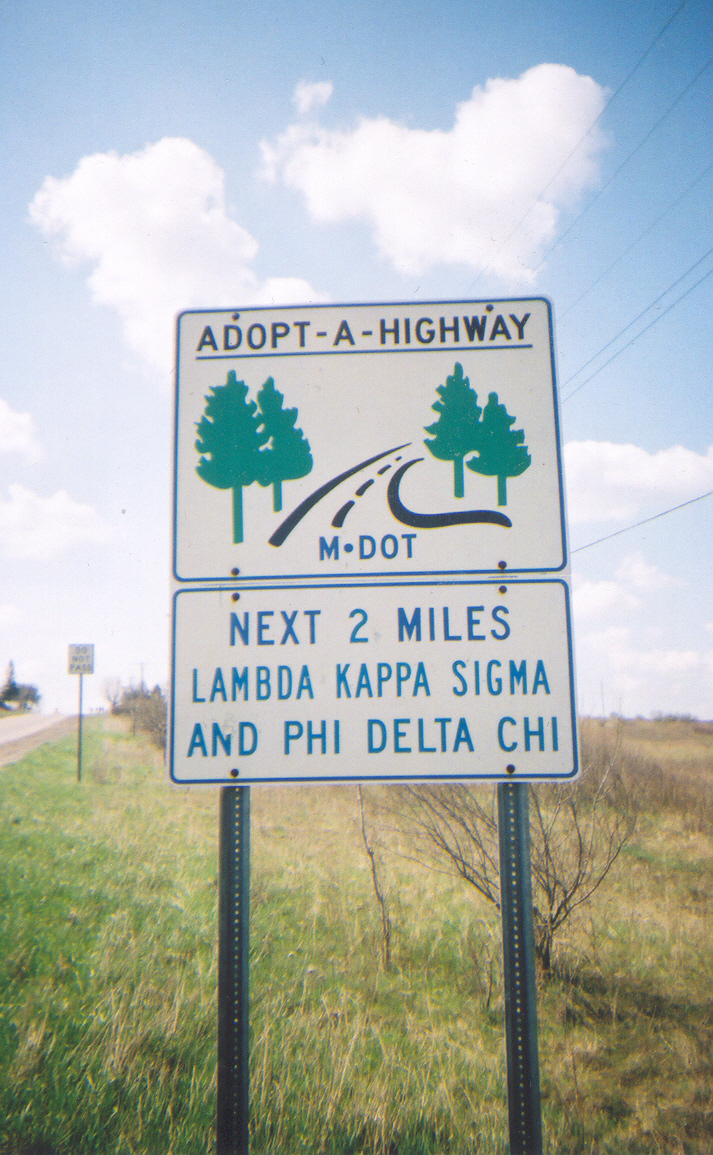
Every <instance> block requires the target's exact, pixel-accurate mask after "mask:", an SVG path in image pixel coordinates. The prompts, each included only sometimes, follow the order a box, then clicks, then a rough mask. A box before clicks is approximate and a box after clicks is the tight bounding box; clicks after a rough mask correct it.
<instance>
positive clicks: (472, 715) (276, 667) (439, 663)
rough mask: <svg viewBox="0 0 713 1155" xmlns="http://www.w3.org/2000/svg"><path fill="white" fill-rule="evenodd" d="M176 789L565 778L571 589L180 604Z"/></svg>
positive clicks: (434, 587)
mask: <svg viewBox="0 0 713 1155" xmlns="http://www.w3.org/2000/svg"><path fill="white" fill-rule="evenodd" d="M169 761H170V772H171V777H172V778H173V780H174V781H176V782H181V783H186V784H189V783H209V782H212V783H222V784H226V783H230V782H236V781H237V782H244V783H257V782H278V781H281V782H285V781H295V782H297V781H319V780H325V781H327V780H332V781H337V780H348V779H352V780H354V779H360V780H364V779H390V780H399V779H400V780H408V779H411V780H413V779H426V778H433V779H439V778H458V779H474V778H497V779H503V780H513V779H514V780H518V779H528V780H533V779H542V778H570V777H574V776H575V775H576V773H577V770H578V765H577V741H576V716H575V702H574V688H573V676H572V647H571V627H570V611H569V591H568V588H567V584H566V583H565V582H564V581H561V580H555V579H552V580H541V581H510V580H507V579H505V580H503V581H501V582H498V581H495V582H493V581H474V582H450V581H444V582H436V583H429V584H421V585H419V584H408V585H368V586H367V585H359V586H347V587H344V586H341V587H339V588H334V587H332V586H315V585H312V586H309V587H302V588H295V587H294V586H293V587H288V588H283V587H277V586H275V587H267V588H265V587H263V588H260V589H256V588H247V589H245V588H236V587H231V588H222V589H216V588H215V587H214V588H212V589H195V588H194V589H183V590H179V591H178V592H177V593H176V594H175V595H174V620H173V672H172V685H171V719H170V728H169Z"/></svg>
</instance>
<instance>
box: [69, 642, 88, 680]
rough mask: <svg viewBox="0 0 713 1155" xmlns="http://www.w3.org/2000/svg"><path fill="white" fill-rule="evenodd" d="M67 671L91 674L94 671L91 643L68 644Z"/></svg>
mask: <svg viewBox="0 0 713 1155" xmlns="http://www.w3.org/2000/svg"><path fill="white" fill-rule="evenodd" d="M67 672H68V673H70V674H93V673H94V646H93V644H91V645H70V647H69V653H68V671H67Z"/></svg>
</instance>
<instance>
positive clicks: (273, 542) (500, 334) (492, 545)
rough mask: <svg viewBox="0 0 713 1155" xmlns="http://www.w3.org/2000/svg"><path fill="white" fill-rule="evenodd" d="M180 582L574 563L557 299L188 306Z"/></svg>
mask: <svg viewBox="0 0 713 1155" xmlns="http://www.w3.org/2000/svg"><path fill="white" fill-rule="evenodd" d="M175 462H176V474H175V490H174V513H175V516H174V578H175V579H176V580H177V581H178V582H205V581H224V580H230V579H231V577H235V576H236V575H237V574H238V573H239V576H240V580H241V581H243V582H244V581H264V580H273V579H282V578H289V579H293V578H298V577H299V578H306V579H316V580H319V581H323V580H325V579H326V578H331V577H357V576H358V577H372V578H373V577H385V578H401V579H404V578H410V577H423V576H425V575H434V574H450V575H454V576H455V575H461V576H466V575H470V576H473V575H478V574H486V573H497V572H499V571H502V570H504V569H506V570H507V571H510V572H517V573H520V574H528V573H529V574H543V573H548V572H549V573H561V572H563V571H564V570H565V569H566V566H567V555H566V540H565V519H564V500H563V483H562V469H561V461H560V447H559V431H558V413H557V401H556V393H555V380H554V356H553V338H552V317H551V310H550V305H549V302H548V301H547V300H544V299H541V298H536V299H532V300H508V301H497V300H490V301H466V302H445V303H444V302H429V303H413V302H412V303H409V304H385V305H319V306H292V307H288V308H269V309H240V310H234V311H227V310H223V311H209V312H187V313H184V314H182V315H181V317H180V318H179V323H178V364H177V389H176V425H175Z"/></svg>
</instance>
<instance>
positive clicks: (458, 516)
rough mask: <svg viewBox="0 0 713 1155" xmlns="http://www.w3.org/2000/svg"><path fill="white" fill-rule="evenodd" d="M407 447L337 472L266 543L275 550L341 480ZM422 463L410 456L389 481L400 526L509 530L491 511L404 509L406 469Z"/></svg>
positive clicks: (343, 511)
mask: <svg viewBox="0 0 713 1155" xmlns="http://www.w3.org/2000/svg"><path fill="white" fill-rule="evenodd" d="M410 444H411V443H410V442H408V441H407V442H406V443H405V444H404V445H394V446H393V447H392V448H391V449H386V450H384V452H383V453H377V454H375V456H374V457H370V458H368V460H366V461H360V462H359V464H358V465H353V466H352V467H351V469H346V470H345V471H344V473H340V474H339V475H338V476H337V477H333V478H332V480H331V481H327V482H325V484H324V485H321V486H320V487H319V489H315V491H314V493H311V494H310V495H309V497H306V498H305V500H304V501H302V502H300V504H299V505H298V506H297V507H296V508H295V509H293V510H292V513H290V514H289V515H288V517H286V518H285V520H284V521H283V522H282V523H281V524H280V525H279V526H278V527H277V529H276V530H275V532H274V533H273V534H272V537H270V538H269V539H268V541H269V544H270V545H273V546H275V547H276V548H277V547H279V546H281V545H282V544H283V542H284V541H286V539H287V538H288V537H289V535H290V534H291V533H292V530H293V529H294V528H295V527H296V526H297V525H298V524H299V523H300V521H302V518H303V517H305V516H306V514H308V513H309V511H310V510H311V509H312V508H313V507H314V506H315V505H317V503H318V502H319V501H321V500H322V498H323V497H326V496H327V494H328V493H331V492H332V490H333V489H336V487H337V486H338V485H341V483H342V482H343V481H347V480H348V478H350V477H353V476H354V474H356V473H360V472H361V470H362V469H367V468H368V466H370V465H373V464H374V463H375V462H377V461H381V460H382V459H383V458H384V457H388V456H389V454H390V453H398V451H399V450H400V449H406V448H407V447H408V445H410ZM396 460H397V461H400V460H401V458H400V457H399V458H397V459H396ZM424 460H425V458H423V457H413V458H412V459H411V460H410V461H405V462H404V464H403V465H400V466H399V468H398V469H397V470H396V471H395V473H394V474H393V476H392V477H391V480H390V481H389V485H388V489H387V493H386V497H387V502H388V506H389V510H390V511H391V514H392V516H393V517H395V518H396V520H397V521H400V522H401V524H402V525H410V526H413V527H414V528H416V529H441V528H443V527H444V526H450V525H475V524H478V523H481V524H486V525H501V526H504V527H505V528H506V529H509V528H511V526H512V522H511V520H510V518H509V517H506V515H505V514H504V513H499V512H498V511H497V510H495V509H463V510H448V511H446V512H444V513H417V512H416V511H414V510H412V509H408V507H407V506H405V505H404V503H403V501H402V500H401V497H400V495H399V486H400V484H401V480H402V478H403V476H404V474H405V473H406V471H407V470H408V469H410V468H411V466H412V465H417V464H418V462H419V461H424ZM391 468H392V466H391V465H385V466H382V468H381V469H379V470H377V474H379V475H381V474H384V473H387V472H388V471H389V470H390V469H391ZM373 484H374V479H373V478H370V479H369V480H368V481H365V482H364V483H363V484H362V485H360V486H359V488H358V489H357V490H356V491H355V494H356V496H357V497H361V496H362V495H363V494H364V493H366V491H367V490H368V489H369V488H370V487H371V486H372V485H373ZM354 504H355V502H354V500H353V499H350V500H349V501H346V502H345V503H344V505H342V506H341V507H340V508H339V509H338V510H337V512H336V513H335V515H334V517H333V518H332V525H333V526H334V527H335V528H336V529H341V527H342V526H343V525H344V521H345V519H346V517H347V514H348V513H349V511H350V510H351V509H352V508H353V506H354Z"/></svg>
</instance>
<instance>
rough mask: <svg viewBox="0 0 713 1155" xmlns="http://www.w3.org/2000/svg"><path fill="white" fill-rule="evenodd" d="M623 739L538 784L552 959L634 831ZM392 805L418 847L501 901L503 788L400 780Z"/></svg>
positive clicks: (540, 922) (538, 931)
mask: <svg viewBox="0 0 713 1155" xmlns="http://www.w3.org/2000/svg"><path fill="white" fill-rule="evenodd" d="M618 759H619V748H618V746H617V747H616V749H615V750H614V751H613V752H610V753H609V755H606V754H605V755H604V756H603V757H597V758H595V759H593V760H592V761H585V763H584V769H583V772H582V775H581V777H580V778H579V779H577V780H576V781H574V782H552V783H549V784H546V785H538V786H535V787H531V789H530V800H531V806H530V839H531V855H532V878H533V894H534V919H535V951H536V954H537V957H538V958H539V960H540V962H541V964H542V967H543V970H544V971H545V972H549V971H550V969H551V965H552V944H553V939H554V937H555V935H556V933H557V931H558V930H559V929H560V928H561V927H562V925H563V924H564V923H565V922H566V920H567V919H568V918H569V916H570V915H571V914H572V912H573V911H574V910H576V909H577V907H579V906H581V905H582V904H583V903H586V902H588V901H589V899H591V897H592V895H593V894H594V893H595V892H596V891H597V890H598V888H599V887H600V886H601V885H602V883H603V882H604V880H605V878H606V877H607V875H608V873H609V871H610V870H611V868H612V866H613V865H614V863H615V862H616V859H617V858H618V856H619V854H620V853H621V850H622V848H623V846H624V845H625V843H626V842H627V840H628V839H629V838H630V837H631V834H632V833H633V830H634V826H635V822H636V807H635V806H634V804H633V802H632V798H631V795H630V792H629V791H628V790H627V788H626V786H625V784H624V781H623V780H622V777H621V773H620V768H619V765H618ZM391 797H392V799H393V801H392V803H391V804H390V805H389V810H390V812H391V815H392V817H393V818H395V819H396V821H397V822H398V824H399V825H400V827H401V829H402V830H403V832H404V834H406V836H407V837H409V838H410V845H411V847H412V853H413V855H414V856H415V857H416V858H417V859H418V860H419V861H424V860H425V861H429V862H430V863H431V865H432V866H435V867H436V869H441V870H443V869H445V870H447V871H448V872H449V873H450V872H454V873H455V874H456V875H457V876H458V877H459V878H462V879H463V881H464V882H467V883H468V884H469V885H470V886H472V887H473V888H474V889H475V890H476V891H477V892H478V893H479V894H481V895H482V896H483V898H485V899H486V900H487V901H488V902H491V903H493V904H494V905H495V906H497V907H498V909H499V908H500V879H499V844H498V823H497V805H496V794H495V791H494V790H493V789H492V787H485V786H469V785H465V784H464V783H461V782H453V783H438V784H431V783H426V784H415V785H407V786H399V787H397V788H396V789H395V790H394V791H393V793H392V795H391Z"/></svg>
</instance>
